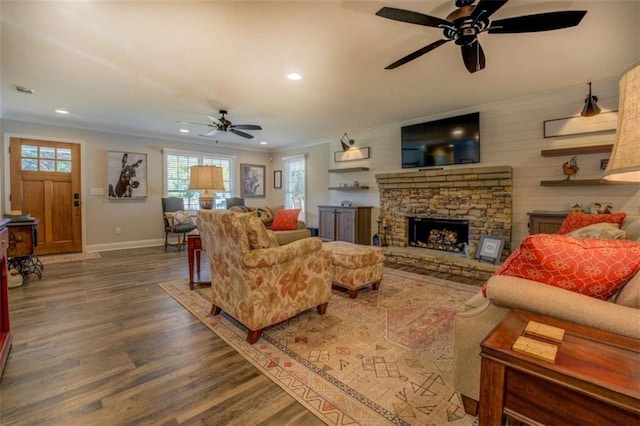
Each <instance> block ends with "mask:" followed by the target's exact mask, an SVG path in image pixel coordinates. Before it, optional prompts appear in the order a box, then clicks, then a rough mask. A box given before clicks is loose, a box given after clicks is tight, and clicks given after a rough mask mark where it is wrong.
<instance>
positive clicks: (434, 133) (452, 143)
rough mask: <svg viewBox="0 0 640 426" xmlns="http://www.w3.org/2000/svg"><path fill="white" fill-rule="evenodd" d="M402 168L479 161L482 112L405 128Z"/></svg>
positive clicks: (403, 130) (403, 132)
mask: <svg viewBox="0 0 640 426" xmlns="http://www.w3.org/2000/svg"><path fill="white" fill-rule="evenodd" d="M401 141H402V168H403V169H407V168H413V167H438V166H448V165H451V164H468V163H479V162H480V113H479V112H474V113H471V114H466V115H459V116H456V117H449V118H444V119H442V120H436V121H429V122H427V123H420V124H414V125H411V126H404V127H403V128H402V139H401Z"/></svg>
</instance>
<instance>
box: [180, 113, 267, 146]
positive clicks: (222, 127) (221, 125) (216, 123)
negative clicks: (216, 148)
mask: <svg viewBox="0 0 640 426" xmlns="http://www.w3.org/2000/svg"><path fill="white" fill-rule="evenodd" d="M219 112H220V117H214V116H213V115H210V114H207V117H208V118H209V120H211V121H212V123H211V124H203V123H189V122H181V123H186V124H196V125H199V126H208V127H212V129H211V130H209V131H208V132H207V133H204V134H202V135H201V136H213V135H215V134H216V133H217V132H230V133H233V134H236V135H238V136H242V137H243V138H247V139H253V135H251V134H249V133H246V132H243V131H242V130H262V127H260V126H259V125H257V124H233V123H232V122H231V121H229V120H228V119H227V117H225V116H226V115H227V114H228V112H227V110H224V109H221V110H220V111H219Z"/></svg>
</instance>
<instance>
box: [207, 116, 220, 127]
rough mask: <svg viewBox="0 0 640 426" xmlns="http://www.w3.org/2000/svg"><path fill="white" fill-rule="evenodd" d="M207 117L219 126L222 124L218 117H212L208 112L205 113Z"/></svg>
mask: <svg viewBox="0 0 640 426" xmlns="http://www.w3.org/2000/svg"><path fill="white" fill-rule="evenodd" d="M207 117H209V120H211V121H213V122H214V123H216V124H217V125H219V126H220V125H222V121H220V119H219V118H218V117H214V116H213V115H210V114H207Z"/></svg>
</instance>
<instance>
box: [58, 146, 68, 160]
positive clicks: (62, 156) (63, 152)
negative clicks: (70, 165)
mask: <svg viewBox="0 0 640 426" xmlns="http://www.w3.org/2000/svg"><path fill="white" fill-rule="evenodd" d="M56 153H57V157H56V158H57V159H58V160H71V150H70V149H69V148H58V149H57V150H56Z"/></svg>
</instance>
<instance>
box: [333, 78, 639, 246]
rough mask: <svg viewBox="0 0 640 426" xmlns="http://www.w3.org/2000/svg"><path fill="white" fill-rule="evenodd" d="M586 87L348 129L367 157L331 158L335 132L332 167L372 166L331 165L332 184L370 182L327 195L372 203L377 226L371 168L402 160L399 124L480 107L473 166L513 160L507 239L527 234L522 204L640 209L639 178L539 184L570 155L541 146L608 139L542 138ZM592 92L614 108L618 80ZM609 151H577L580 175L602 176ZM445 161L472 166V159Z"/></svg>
mask: <svg viewBox="0 0 640 426" xmlns="http://www.w3.org/2000/svg"><path fill="white" fill-rule="evenodd" d="M587 92H588V86H587V84H586V82H585V84H580V85H575V86H571V87H567V88H560V89H557V90H555V91H552V92H546V93H541V94H537V95H533V96H528V97H525V98H518V99H511V100H508V101H504V102H497V103H492V104H486V105H479V106H474V107H470V108H466V109H463V110H458V111H450V112H446V113H442V114H438V115H434V116H427V117H420V118H417V119H414V120H411V121H406V122H401V123H395V124H393V125H385V126H380V127H376V128H372V129H367V130H362V131H357V132H351V131H350V132H349V136H350V137H351V138H353V139H355V146H358V147H366V146H368V147H370V148H371V158H369V159H367V160H359V161H349V162H340V163H336V162H334V161H333V152H334V151H338V150H340V143H339V141H338V139H339V138H336V139H335V140H334V141H331V142H330V144H331V148H330V160H329V168H330V169H334V168H342V167H356V166H366V167H369V168H370V170H369V171H368V172H355V173H340V174H335V173H331V174H329V185H330V186H340V184H341V183H348V184H353V181H354V180H357V181H358V182H359V183H360V185H369V186H370V189H369V190H368V191H360V192H346V191H329V199H330V202H331V203H338V204H339V203H340V201H342V200H351V201H353V202H354V203H356V204H357V205H371V206H374V207H376V208H375V209H374V212H373V215H374V217H373V221H372V222H373V229H372V230H373V231H375V228H376V226H377V225H376V223H375V219H376V218H377V215H378V209H377V207H378V206H379V194H378V189H377V185H376V181H375V174H377V173H387V172H399V171H403V169H402V168H401V166H400V164H401V162H400V152H401V151H400V127H401V126H404V125H409V124H415V123H420V122H424V121H430V120H436V119H439V118H444V117H449V116H453V115H457V114H465V113H469V112H474V111H480V139H481V163H480V164H478V166H498V165H500V166H502V165H508V166H511V167H513V171H514V179H513V180H514V190H513V237H512V247H516V246H517V244H519V243H520V241H521V240H522V239H523V238H524V237H525V236H526V235H527V234H528V231H527V222H528V217H527V212H528V211H531V210H567V209H568V208H569V205H570V204H573V203H577V202H580V203H583V204H584V205H585V207H586V208H589V206H590V205H591V203H592V202H594V201H607V202H612V203H613V205H614V209H615V210H622V211H626V212H628V213H632V214H639V211H640V191H639V188H640V186H638V185H631V186H630V185H615V186H613V185H607V186H586V187H541V186H540V181H541V180H559V179H564V178H565V176H564V174H563V173H562V163H563V162H565V161H568V160H569V158H570V157H568V156H567V157H542V156H541V155H540V151H541V150H543V149H554V148H567V147H576V146H587V145H600V144H607V143H613V141H614V138H615V134H614V132H608V133H599V134H590V135H580V136H570V137H557V138H546V139H545V138H544V137H543V122H544V121H545V120H550V119H556V118H563V117H570V116H575V115H579V114H580V111H581V109H582V105H583V100H584V98H585V96H586V94H587ZM593 94H594V95H597V96H598V98H599V102H598V105H600V106H601V107H602V109H603V112H604V111H609V110H615V109H617V104H618V80H617V79H610V80H605V81H597V82H596V81H594V82H593ZM608 156H609V154H591V155H579V156H578V164H579V167H580V172H579V174H578V176H577V177H578V178H580V179H589V178H599V177H601V175H602V171H601V170H600V159H602V158H608ZM450 167H469V165H463V166H450ZM404 170H405V171H409V170H411V169H404Z"/></svg>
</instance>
